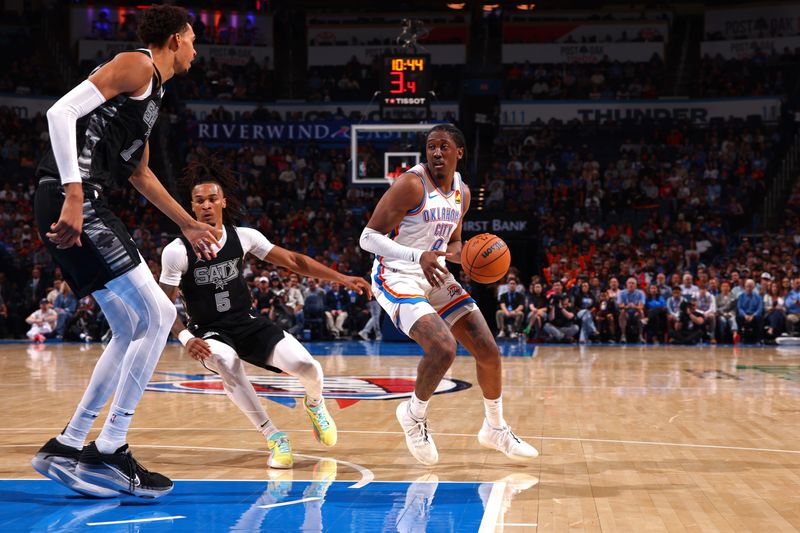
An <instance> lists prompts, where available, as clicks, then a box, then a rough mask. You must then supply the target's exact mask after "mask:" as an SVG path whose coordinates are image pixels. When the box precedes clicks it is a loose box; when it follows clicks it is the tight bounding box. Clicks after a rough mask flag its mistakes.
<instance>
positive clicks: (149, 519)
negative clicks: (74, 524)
mask: <svg viewBox="0 0 800 533" xmlns="http://www.w3.org/2000/svg"><path fill="white" fill-rule="evenodd" d="M179 518H186V517H185V516H180V515H178V516H159V517H157V518H135V519H132V520H114V521H112V522H87V523H86V525H87V526H113V525H116V524H134V523H140V522H161V521H162V520H178V519H179Z"/></svg>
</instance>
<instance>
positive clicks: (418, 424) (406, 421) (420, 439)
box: [395, 401, 439, 465]
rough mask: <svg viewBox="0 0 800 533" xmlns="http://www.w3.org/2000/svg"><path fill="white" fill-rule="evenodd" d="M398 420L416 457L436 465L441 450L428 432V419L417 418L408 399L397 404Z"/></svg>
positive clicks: (425, 462)
mask: <svg viewBox="0 0 800 533" xmlns="http://www.w3.org/2000/svg"><path fill="white" fill-rule="evenodd" d="M395 414H396V415H397V421H398V422H400V426H402V428H403V433H405V434H406V446H408V451H410V452H411V455H413V456H414V459H416V460H417V461H419V462H420V463H422V464H424V465H435V464H436V463H437V462H438V461H439V452H438V451H436V444H434V443H433V437H431V434H430V433H429V432H428V421H427V419H422V420H417V419H415V418H414V417H412V416H411V413H410V412H409V411H408V401H405V402H400V405H398V406H397V411H395Z"/></svg>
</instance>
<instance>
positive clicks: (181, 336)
mask: <svg viewBox="0 0 800 533" xmlns="http://www.w3.org/2000/svg"><path fill="white" fill-rule="evenodd" d="M192 339H194V335H192V332H191V331H189V330H188V329H184V330H181V332H180V333H178V340H179V341H181V344H183V345H184V346H186V345H187V344H189V341H190V340H192Z"/></svg>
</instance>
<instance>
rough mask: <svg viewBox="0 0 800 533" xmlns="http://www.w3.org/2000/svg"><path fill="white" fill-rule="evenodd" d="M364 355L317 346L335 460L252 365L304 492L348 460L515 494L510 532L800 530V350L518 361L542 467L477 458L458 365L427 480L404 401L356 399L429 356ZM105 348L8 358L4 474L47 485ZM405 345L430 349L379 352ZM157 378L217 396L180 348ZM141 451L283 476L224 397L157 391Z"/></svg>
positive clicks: (161, 465)
mask: <svg viewBox="0 0 800 533" xmlns="http://www.w3.org/2000/svg"><path fill="white" fill-rule="evenodd" d="M358 346H364V344H363V343H351V344H341V345H336V346H335V347H333V348H331V347H330V345H327V346H321V347H317V348H315V349H314V351H321V352H323V353H331V352H334V353H336V354H337V355H327V356H320V357H319V358H318V359H319V361H320V362H321V363H322V366H323V368H324V370H325V373H326V379H327V380H328V384H327V385H326V387H333V388H335V389H336V390H337V391H338V393H340V394H339V396H340V399H339V401H340V402H341V404H342V405H346V406H345V407H340V406H339V405H337V403H336V401H334V400H329V408H330V410H331V412H332V414H333V416H334V417H335V419H336V421H337V424H338V427H339V444H338V445H337V446H336V447H335V448H332V449H324V448H322V447H321V446H320V445H318V444H317V443H316V442H315V441H314V439H313V435H312V433H311V431H310V426H309V424H308V420H307V418H306V416H305V414H304V412H303V411H302V408H301V407H300V404H299V402H297V406H296V407H295V408H289V407H288V406H287V405H286V404H292V403H295V402H296V400H297V399H298V398H297V395H296V393H294V392H293V390H295V389H293V387H294V385H293V384H292V383H291V381H290V380H286V379H284V378H277V379H276V377H275V375H274V374H273V375H270V374H268V373H267V372H263V371H260V370H259V369H255V368H253V367H249V368H250V370H249V373H251V374H252V375H253V376H254V377H255V378H256V381H257V382H258V383H259V388H260V390H262V391H263V393H264V394H269V395H271V398H272V399H274V400H277V401H271V400H268V399H264V400H263V401H264V402H265V405H266V406H267V409H268V411H269V412H270V414H271V415H272V417H273V419H274V420H275V422H276V423H277V425H278V427H280V428H282V429H284V430H286V431H288V432H289V434H290V436H291V437H292V439H293V445H294V450H295V453H296V454H302V455H300V456H298V465H297V467H296V469H295V472H294V479H295V480H297V479H308V478H309V476H311V468H312V467H313V465H314V464H315V461H316V458H318V457H322V456H327V457H333V458H335V459H337V460H339V461H341V462H340V463H339V465H338V473H337V476H338V477H337V480H339V481H341V480H347V481H350V480H352V481H358V480H361V481H369V479H370V476H374V480H376V481H406V482H409V481H414V480H432V479H433V480H435V479H438V480H439V481H441V482H444V481H465V482H490V481H504V482H505V485H499V486H500V487H501V488H503V491H502V501H501V502H500V503H501V506H500V513H499V521H498V525H497V528H496V530H497V531H502V530H505V531H534V530H538V531H556V532H560V531H566V530H570V531H573V530H574V531H637V532H638V531H685V530H690V531H770V532H771V531H796V530H799V529H800V491H798V487H800V351H793V350H788V349H784V351H780V350H778V349H772V348H738V349H734V348H731V347H717V348H677V347H660V348H659V347H655V348H653V347H624V348H623V347H605V346H603V347H581V348H578V347H555V346H543V347H539V348H538V350H537V351H536V354H535V356H534V357H533V358H531V357H508V358H505V359H504V361H503V363H504V367H503V368H504V370H503V371H504V379H505V383H506V386H505V393H504V398H505V417H506V419H507V420H508V422H509V423H510V424H511V425H512V427H513V428H514V429H515V431H516V433H517V434H518V435H520V436H523V437H524V438H525V439H527V440H528V441H529V442H531V444H533V445H535V446H536V447H537V448H538V449H539V451H540V453H541V455H540V457H539V458H538V459H537V460H535V461H534V462H532V463H530V464H527V465H525V464H518V463H513V462H510V461H509V460H507V459H506V458H505V457H504V456H502V455H501V454H499V453H498V452H493V451H489V450H486V449H483V448H481V447H480V446H479V445H478V442H477V438H476V434H477V431H478V429H479V427H480V423H481V420H482V416H483V415H482V403H481V394H480V389H479V388H478V387H477V383H476V378H475V370H474V365H473V363H472V360H471V358H469V357H466V356H465V357H458V358H457V359H456V362H455V364H454V365H453V368H452V369H451V372H450V373H449V374H448V378H451V379H452V380H453V382H452V383H454V385H453V386H454V387H455V388H456V389H458V386H459V383H460V382H461V381H463V382H467V383H469V384H472V387H470V388H466V389H461V390H455V391H454V392H451V393H446V394H439V395H437V396H435V397H434V398H433V400H432V402H431V411H430V426H431V428H432V430H433V434H434V436H435V439H436V443H437V445H438V448H439V455H440V462H439V464H438V465H436V466H435V467H430V468H428V467H425V466H423V465H420V464H418V463H417V462H416V461H415V460H414V459H413V458H412V457H411V456H410V455H409V453H408V452H407V450H406V448H405V444H404V441H403V436H402V434H401V432H400V430H399V426H398V424H397V422H396V420H395V417H394V410H395V407H396V405H397V403H398V400H396V399H384V400H379V399H363V400H361V401H358V402H357V403H352V401H353V400H354V399H358V398H363V397H365V396H369V395H372V394H373V393H374V392H375V391H376V390H377V391H379V392H380V393H381V394H382V395H385V394H386V393H384V392H383V391H389V392H390V393H391V392H394V393H396V394H397V395H402V394H404V391H407V390H408V386H409V385H408V383H409V381H408V380H407V379H404V378H409V377H411V378H413V376H414V373H415V368H416V365H417V362H418V358H417V357H414V356H400V355H359V356H354V355H349V354H351V353H356V348H357V347H358ZM100 350H101V347H100V346H99V345H92V346H88V347H86V346H81V345H54V346H50V345H46V346H44V347H40V348H34V347H30V346H28V345H24V344H5V345H0V370H2V376H3V380H2V382H0V403H2V405H3V416H2V422H1V423H0V448H1V449H0V478H35V477H38V476H37V474H36V473H35V472H34V471H33V470H32V469H31V467H30V464H29V460H30V457H31V456H32V454H33V453H34V452H35V451H36V449H37V448H38V447H39V446H41V444H42V443H44V442H45V441H46V440H47V439H48V438H50V437H51V436H53V435H55V434H57V433H58V432H59V431H60V430H61V428H62V427H63V425H64V424H65V423H66V421H67V419H68V417H69V416H70V415H71V413H72V410H73V408H74V406H75V405H76V403H77V402H78V400H79V399H80V396H81V394H82V392H83V389H84V386H85V383H86V382H87V380H88V377H89V375H90V373H91V370H92V368H93V365H94V362H95V360H96V357H97V356H98V355H99V353H100ZM404 350H409V351H410V352H415V347H410V346H409V347H407V348H396V347H386V348H384V347H381V346H377V345H372V347H371V348H370V349H369V350H367V352H370V353H378V352H381V351H391V352H392V353H399V352H403V351H404ZM158 372H159V373H157V374H156V375H155V376H154V377H153V381H172V382H173V383H172V384H170V385H161V386H160V387H164V388H168V389H171V390H176V389H178V390H189V391H194V392H209V391H210V392H214V389H215V386H216V385H215V384H214V383H213V382H208V381H205V380H204V378H203V376H209V375H210V374H209V373H208V372H207V371H205V369H204V368H203V367H202V366H200V365H199V364H198V363H196V362H194V361H193V360H191V359H189V358H188V357H187V356H185V355H183V354H182V352H181V349H180V347H178V346H176V345H170V346H168V347H167V350H166V352H165V353H164V356H163V357H162V360H161V362H160V363H159V367H158ZM347 376H361V377H362V378H375V379H372V380H370V379H365V380H361V381H358V380H353V379H346V378H347ZM387 378H390V379H387ZM460 386H463V384H461V385H460ZM216 392H219V391H218V390H217V391H216ZM293 394H294V397H292V395H293ZM279 402H281V403H279ZM347 404H350V405H347ZM101 419H102V417H101ZM98 429H99V424H98ZM93 435H94V433H93ZM129 441H130V443H131V446H132V448H133V450H134V451H135V453H136V455H137V458H139V459H140V460H141V461H142V462H143V463H144V464H145V465H147V466H148V467H149V468H151V469H153V470H157V471H160V472H163V473H165V474H168V475H170V476H171V477H173V478H176V479H228V480H230V479H241V480H247V479H267V472H266V468H265V451H264V450H265V446H264V443H263V438H262V437H261V435H260V434H259V433H257V432H256V431H255V430H254V429H252V428H251V427H250V425H249V422H248V421H247V419H246V418H245V417H244V416H243V415H242V414H241V413H240V412H239V411H238V410H237V409H236V408H235V407H234V406H233V404H232V403H230V401H229V400H228V399H227V398H226V397H225V396H223V395H220V394H199V393H192V394H189V393H180V392H170V391H160V392H156V391H148V392H146V393H145V395H144V397H143V399H142V402H141V403H140V405H139V408H138V410H137V413H136V417H135V419H134V424H133V428H132V430H131V433H130V439H129ZM452 527H453V528H454V529H458V524H453V526H452Z"/></svg>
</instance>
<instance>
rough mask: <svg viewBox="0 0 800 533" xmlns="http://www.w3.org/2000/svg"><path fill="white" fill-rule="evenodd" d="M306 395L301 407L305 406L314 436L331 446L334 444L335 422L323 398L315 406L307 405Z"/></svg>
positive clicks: (335, 434) (335, 437) (335, 436)
mask: <svg viewBox="0 0 800 533" xmlns="http://www.w3.org/2000/svg"><path fill="white" fill-rule="evenodd" d="M307 400H308V397H305V398H303V407H305V408H306V413H308V417H309V418H310V419H311V425H312V426H313V428H314V436H315V437H316V438H317V440H318V441H319V442H321V443H322V444H323V445H325V446H333V445H334V444H336V439H337V433H336V422H334V421H333V418H332V417H331V414H330V413H329V412H328V408H327V407H325V400H322V402H320V404H319V405H318V406H316V407H309V406H308V403H307Z"/></svg>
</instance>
